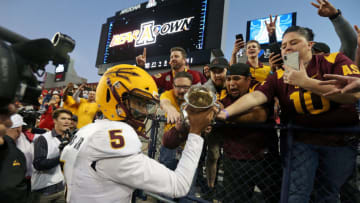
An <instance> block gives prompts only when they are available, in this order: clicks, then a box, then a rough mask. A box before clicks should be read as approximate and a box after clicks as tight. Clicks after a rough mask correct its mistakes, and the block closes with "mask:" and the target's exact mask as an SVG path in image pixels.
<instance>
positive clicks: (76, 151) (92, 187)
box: [61, 65, 215, 203]
mask: <svg viewBox="0 0 360 203" xmlns="http://www.w3.org/2000/svg"><path fill="white" fill-rule="evenodd" d="M96 102H97V103H98V105H99V108H100V110H101V111H102V113H103V114H104V116H105V119H104V120H96V121H95V123H92V124H89V125H87V126H85V127H83V128H82V129H80V130H79V131H78V132H77V133H76V135H75V137H74V139H73V140H72V142H71V143H69V145H67V146H66V147H65V149H64V151H63V152H62V156H61V160H63V163H64V174H65V179H66V183H67V187H68V194H67V202H72V203H76V202H88V203H90V202H130V201H131V198H132V197H131V196H132V192H133V190H134V189H136V188H138V189H142V190H146V191H150V192H155V193H160V194H162V195H166V196H170V197H173V198H174V197H181V196H185V195H186V194H187V193H188V190H189V188H190V185H191V181H192V179H193V176H194V173H195V170H196V168H197V165H198V160H199V157H200V154H201V150H202V146H203V138H202V137H200V133H201V131H202V130H204V129H205V128H206V127H207V126H208V125H209V124H210V122H211V120H212V119H213V117H214V113H215V112H214V111H215V109H209V110H207V111H205V112H201V113H194V112H193V111H191V110H189V109H187V112H188V114H189V120H190V133H189V135H188V139H187V144H186V147H185V149H184V151H183V154H182V157H181V159H180V162H179V164H178V166H177V168H176V170H175V171H171V170H169V169H167V168H166V167H165V166H164V165H162V164H160V163H158V162H157V161H155V160H153V159H151V158H149V157H147V156H146V155H144V154H142V153H141V142H140V140H139V138H138V135H139V134H140V133H143V132H144V124H143V121H144V119H145V118H146V116H147V115H149V114H154V113H155V111H156V109H157V104H158V89H157V86H156V84H155V82H154V80H153V79H152V78H151V76H150V75H149V74H148V73H147V72H145V71H144V70H143V69H141V68H139V67H136V66H132V65H117V66H114V67H112V68H110V69H109V70H107V71H106V72H105V73H104V75H103V76H102V78H101V79H100V81H99V85H98V87H97V90H96ZM195 123H196V125H195Z"/></svg>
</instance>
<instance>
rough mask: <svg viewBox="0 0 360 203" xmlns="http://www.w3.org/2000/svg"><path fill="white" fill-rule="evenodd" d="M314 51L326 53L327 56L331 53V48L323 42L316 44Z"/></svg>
mask: <svg viewBox="0 0 360 203" xmlns="http://www.w3.org/2000/svg"><path fill="white" fill-rule="evenodd" d="M312 49H313V50H314V51H316V52H324V53H326V54H328V53H330V47H329V46H328V45H327V44H325V43H323V42H315V44H314V45H313V47H312Z"/></svg>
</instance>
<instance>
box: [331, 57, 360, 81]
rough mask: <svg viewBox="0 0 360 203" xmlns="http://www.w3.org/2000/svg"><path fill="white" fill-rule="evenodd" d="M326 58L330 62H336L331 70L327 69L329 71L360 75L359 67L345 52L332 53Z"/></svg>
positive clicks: (346, 74) (354, 75) (339, 73)
mask: <svg viewBox="0 0 360 203" xmlns="http://www.w3.org/2000/svg"><path fill="white" fill-rule="evenodd" d="M324 58H325V59H326V61H327V62H328V63H334V64H333V66H332V68H331V69H330V70H326V71H327V73H332V74H338V75H345V76H353V77H360V71H359V68H358V67H357V66H356V65H355V64H354V62H353V61H352V60H350V59H349V58H348V57H346V56H345V55H344V54H343V53H332V54H329V55H328V56H324Z"/></svg>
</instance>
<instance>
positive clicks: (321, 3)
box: [311, 0, 338, 17]
mask: <svg viewBox="0 0 360 203" xmlns="http://www.w3.org/2000/svg"><path fill="white" fill-rule="evenodd" d="M316 1H317V2H318V4H316V3H314V2H311V5H313V6H314V7H315V8H317V9H318V14H319V16H322V17H330V16H333V15H335V14H336V13H337V12H338V11H337V9H336V8H335V7H334V5H332V4H331V3H330V2H329V1H328V0H316Z"/></svg>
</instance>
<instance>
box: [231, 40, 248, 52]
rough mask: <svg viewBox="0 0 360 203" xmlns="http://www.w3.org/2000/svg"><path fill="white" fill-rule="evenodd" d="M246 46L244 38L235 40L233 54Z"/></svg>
mask: <svg viewBox="0 0 360 203" xmlns="http://www.w3.org/2000/svg"><path fill="white" fill-rule="evenodd" d="M244 47H245V42H244V40H241V39H237V40H236V41H235V44H234V49H233V52H232V53H233V54H236V53H238V52H239V51H240V49H242V48H244Z"/></svg>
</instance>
